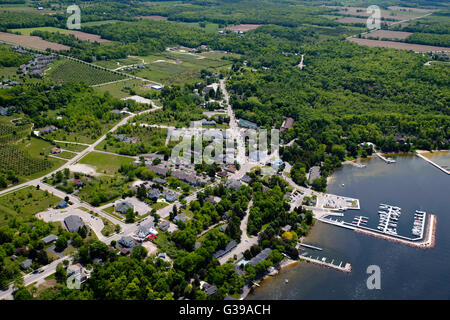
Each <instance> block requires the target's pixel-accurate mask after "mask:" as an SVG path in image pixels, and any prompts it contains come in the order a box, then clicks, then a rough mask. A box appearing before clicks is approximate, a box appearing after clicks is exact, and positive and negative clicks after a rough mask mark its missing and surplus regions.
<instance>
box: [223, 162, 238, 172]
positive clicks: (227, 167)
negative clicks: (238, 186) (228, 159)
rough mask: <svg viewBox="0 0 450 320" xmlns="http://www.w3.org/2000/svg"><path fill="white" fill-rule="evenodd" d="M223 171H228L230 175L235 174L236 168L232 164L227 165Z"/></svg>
mask: <svg viewBox="0 0 450 320" xmlns="http://www.w3.org/2000/svg"><path fill="white" fill-rule="evenodd" d="M224 170H225V171H228V172H230V173H235V172H236V166H235V165H234V164H227V165H226V166H225V167H224Z"/></svg>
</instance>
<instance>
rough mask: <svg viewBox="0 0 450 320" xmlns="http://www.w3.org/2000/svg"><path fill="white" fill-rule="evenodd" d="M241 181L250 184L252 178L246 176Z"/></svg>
mask: <svg viewBox="0 0 450 320" xmlns="http://www.w3.org/2000/svg"><path fill="white" fill-rule="evenodd" d="M241 181H242V182H245V183H250V181H252V178H251V177H250V176H249V175H247V174H245V175H244V176H243V177H242V178H241Z"/></svg>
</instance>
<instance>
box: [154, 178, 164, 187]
mask: <svg viewBox="0 0 450 320" xmlns="http://www.w3.org/2000/svg"><path fill="white" fill-rule="evenodd" d="M153 182H154V183H158V184H160V185H163V186H165V185H167V181H166V180H164V179H161V178H159V177H156V178H155V179H153Z"/></svg>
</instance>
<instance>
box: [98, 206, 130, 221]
mask: <svg viewBox="0 0 450 320" xmlns="http://www.w3.org/2000/svg"><path fill="white" fill-rule="evenodd" d="M103 212H105V213H106V214H109V215H110V216H112V217H114V218H116V219H119V220H123V219H125V218H124V217H122V216H121V215H119V214H118V213H116V212H115V210H114V206H110V207H107V208H105V209H103Z"/></svg>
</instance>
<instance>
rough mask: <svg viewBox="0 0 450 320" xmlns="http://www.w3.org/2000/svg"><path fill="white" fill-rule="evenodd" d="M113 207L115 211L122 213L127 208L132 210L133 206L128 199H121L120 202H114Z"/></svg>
mask: <svg viewBox="0 0 450 320" xmlns="http://www.w3.org/2000/svg"><path fill="white" fill-rule="evenodd" d="M114 209H115V210H116V211H117V212H120V213H123V214H124V213H126V212H127V211H128V209H133V210H134V206H133V205H132V204H131V203H129V202H128V201H122V202H119V203H116V204H115V207H114Z"/></svg>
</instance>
